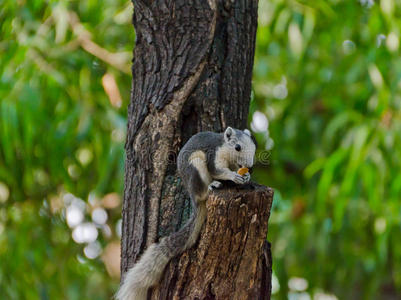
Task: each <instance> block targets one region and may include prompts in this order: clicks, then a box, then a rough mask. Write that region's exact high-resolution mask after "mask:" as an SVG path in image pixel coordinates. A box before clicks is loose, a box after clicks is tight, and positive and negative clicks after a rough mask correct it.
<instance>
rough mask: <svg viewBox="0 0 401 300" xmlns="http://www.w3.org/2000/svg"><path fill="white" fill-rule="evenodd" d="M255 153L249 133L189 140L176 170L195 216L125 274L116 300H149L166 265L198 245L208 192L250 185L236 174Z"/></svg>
mask: <svg viewBox="0 0 401 300" xmlns="http://www.w3.org/2000/svg"><path fill="white" fill-rule="evenodd" d="M255 150H256V142H255V140H254V138H253V136H252V135H251V133H250V131H249V130H247V129H245V130H243V131H242V130H239V129H234V128H231V127H227V129H226V130H225V131H224V133H215V132H210V131H205V132H200V133H197V134H195V135H194V136H192V137H191V138H190V139H189V140H188V142H187V143H186V144H185V145H184V147H183V148H182V149H181V151H180V153H179V154H178V160H177V168H178V173H179V175H180V177H181V178H182V181H183V184H184V186H185V188H186V190H187V192H188V194H189V196H190V198H191V204H192V215H191V217H190V219H189V220H188V221H187V222H186V223H185V225H184V226H183V227H182V228H181V229H180V230H178V231H177V232H175V233H173V234H171V235H169V236H166V237H163V238H162V239H161V240H160V241H159V243H153V244H152V245H150V246H149V247H148V249H146V251H145V252H144V253H143V255H142V256H141V258H140V259H139V261H138V262H137V263H136V264H135V265H134V266H133V267H132V268H131V269H130V270H128V272H127V273H126V275H125V278H124V280H123V283H122V285H121V287H120V289H119V291H118V292H117V294H116V299H118V300H146V299H147V292H148V289H149V288H150V287H152V286H155V285H156V284H157V283H158V282H159V280H160V278H161V276H162V274H163V271H164V269H165V267H166V265H167V263H168V262H169V261H170V260H171V259H172V258H174V257H175V256H177V255H178V254H181V253H182V252H184V251H185V250H186V249H189V248H191V247H192V246H193V245H194V244H195V242H196V240H197V238H198V236H199V233H200V230H201V228H202V225H203V223H204V221H205V219H206V203H205V202H206V199H207V197H208V192H209V191H210V190H213V189H215V188H219V187H221V186H222V183H221V182H220V181H219V180H230V181H233V182H234V183H236V184H245V183H247V182H249V180H250V177H251V176H250V174H249V173H246V174H245V175H243V176H241V175H239V174H238V173H237V172H236V171H237V170H238V169H239V168H242V167H244V168H249V169H250V168H251V167H252V166H253V163H254V156H255Z"/></svg>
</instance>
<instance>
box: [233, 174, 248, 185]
mask: <svg viewBox="0 0 401 300" xmlns="http://www.w3.org/2000/svg"><path fill="white" fill-rule="evenodd" d="M231 180H232V181H234V183H236V184H244V183H245V182H246V181H245V176H242V175H239V174H237V173H234V175H233V179H231Z"/></svg>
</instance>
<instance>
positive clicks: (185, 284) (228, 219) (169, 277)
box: [151, 184, 273, 300]
mask: <svg viewBox="0 0 401 300" xmlns="http://www.w3.org/2000/svg"><path fill="white" fill-rule="evenodd" d="M272 201H273V190H272V189H271V188H267V187H264V186H261V185H255V184H249V185H247V186H245V187H232V188H229V189H222V190H217V191H214V192H212V193H211V194H210V195H209V199H208V200H207V204H206V207H207V221H206V223H205V225H204V227H203V229H202V233H201V236H200V239H199V241H198V243H197V244H196V245H195V247H193V248H192V249H190V250H188V251H186V252H184V253H183V254H182V255H181V256H180V257H177V258H175V259H174V260H173V261H172V262H171V263H170V264H169V265H168V266H167V267H166V270H165V274H164V276H163V281H162V282H161V283H160V284H159V285H158V286H157V287H156V288H154V289H153V292H152V296H151V299H159V300H161V299H176V300H178V299H199V300H203V299H217V300H223V299H230V300H232V299H238V300H239V299H241V300H242V299H244V300H246V299H252V300H256V299H263V300H264V299H270V292H271V272H272V271H271V267H272V261H271V256H270V244H269V243H268V242H267V240H266V236H267V230H268V220H269V216H270V209H271V205H272Z"/></svg>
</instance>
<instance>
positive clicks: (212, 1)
mask: <svg viewBox="0 0 401 300" xmlns="http://www.w3.org/2000/svg"><path fill="white" fill-rule="evenodd" d="M133 3H134V8H135V9H134V17H133V23H134V27H135V30H136V45H135V50H134V61H133V66H132V73H133V82H132V93H131V102H130V105H129V108H128V131H127V141H126V163H125V190H124V204H123V230H122V248H121V271H122V274H124V273H125V272H126V271H127V269H128V268H129V267H131V266H132V265H133V264H134V262H135V261H136V260H137V259H138V258H139V256H140V255H141V254H142V253H143V251H144V250H145V248H146V247H148V246H149V245H150V244H151V243H153V242H156V241H158V239H159V238H160V237H161V236H164V235H167V234H169V233H170V232H172V231H176V230H178V229H179V228H180V226H181V225H182V224H183V222H184V221H185V220H186V219H187V218H188V216H189V214H190V208H189V201H188V200H187V198H188V197H187V195H186V192H185V191H184V190H183V187H182V185H181V182H180V179H179V178H178V177H177V175H176V165H175V158H176V156H177V154H178V151H179V149H180V148H181V146H182V145H183V144H184V143H185V142H186V140H188V138H189V137H191V136H192V135H193V134H195V133H197V132H199V131H205V130H211V131H216V132H219V131H223V130H224V129H225V128H226V127H227V126H232V127H235V128H245V127H246V121H247V115H248V107H249V100H250V92H251V77H252V67H253V57H254V46H255V35H256V27H257V0H241V1H237V0H224V1H223V0H208V1H204V0H175V1H174V0H170V1H169V0H147V1H145V0H133ZM227 193H229V192H227ZM245 194H246V193H245ZM245 194H241V195H242V196H241V197H239V198H238V197H237V198H238V199H242V200H240V202H241V203H242V201H243V200H244V199H247V200H249V201H250V202H251V204H249V205H250V207H253V208H252V209H251V210H250V211H251V212H252V214H251V216H253V215H256V218H257V222H256V223H255V221H253V223H255V224H258V226H259V227H258V232H259V235H258V237H259V239H260V238H261V236H260V234H261V233H262V234H266V231H267V223H266V222H267V218H268V212H269V209H270V204H271V191H269V190H263V189H262V190H261V189H260V188H257V189H256V192H255V193H253V194H252V193H251V195H249V194H246V195H245ZM230 195H231V194H226V196H224V192H223V194H222V195H220V196H219V194H216V195H215V196H211V197H212V199H210V201H209V202H210V203H215V202H216V201H217V202H218V203H219V204H216V205H217V206H216V207H220V206H221V207H222V208H221V209H222V210H226V211H227V213H230V214H231V212H233V213H234V212H235V213H236V214H239V213H241V209H242V208H240V207H238V209H237V210H235V209H234V211H231V210H230V209H231V208H230V206H233V207H236V206H235V203H236V202H235V199H237V198H235V199H230V197H231V196H232V195H231V196H230ZM213 199H214V200H213ZM218 199H220V200H218ZM223 199H225V201H223ZM261 199H263V201H262V200H261ZM228 200H229V201H228ZM233 201H234V202H233ZM254 202H255V203H254ZM224 203H225V204H224ZM257 203H259V204H258V205H256V204H257ZM269 203H270V204H269ZM208 205H209V204H208ZM219 205H220V206H219ZM255 205H256V206H255ZM242 207H243V206H242ZM247 207H248V206H247ZM221 209H219V211H220V210H221ZM247 209H248V208H247ZM259 210H261V211H259ZM213 211H214V210H213V209H212V210H210V209H209V212H208V213H209V214H212V215H213V216H210V215H209V216H208V221H207V224H209V225H206V227H205V228H206V231H205V232H210V234H209V236H212V235H213V234H215V235H216V236H215V239H219V238H220V241H221V243H222V244H224V243H230V238H229V237H228V236H229V235H227V239H225V237H224V236H223V235H222V236H220V237H218V234H222V232H220V233H218V232H214V231H213V230H217V227H213V218H219V219H222V221H221V222H222V223H224V222H226V223H227V222H232V221H233V220H234V219H232V217H231V216H230V215H224V216H223V215H221V214H220V213H217V211H215V212H213ZM248 217H249V216H248ZM248 217H246V218H245V217H244V218H242V219H241V220H242V221H238V223H237V225H238V224H239V225H241V228H242V227H243V228H248V229H249V228H251V226H253V225H251V223H252V222H251V221H252V219H249V218H248ZM223 219H224V221H223ZM230 220H231V221H230ZM211 222H212V223H211ZM250 222H251V223H250ZM253 223H252V224H253ZM230 224H231V223H230ZM237 225H236V224H234V223H233V226H234V227H230V228H231V229H232V230H234V231H233V232H236V231H235V230H237V229H235V228H236V227H235V226H237ZM208 226H209V227H208ZM244 226H247V227H244ZM208 228H209V229H208ZM207 229H208V230H209V231H207ZM247 232H248V230H245V229H244V232H242V234H249V232H248V233H247ZM238 234H239V237H237V238H240V237H241V236H242V237H243V235H241V233H240V232H238ZM205 235H206V233H205V234H204V235H203V238H202V239H201V242H200V245H207V239H205ZM262 240H264V238H262ZM237 242H238V241H237ZM259 242H260V241H259V240H258V241H257V242H256V241H255V242H254V243H255V244H254V245H253V246H254V247H251V244H248V246H247V247H250V248H249V249H251V250H250V251H253V252H250V254H252V255H250V256H256V257H257V259H256V260H252V261H253V262H255V261H256V264H257V267H256V269H255V271H254V275H255V276H254V278H253V279H252V280H253V281H254V282H253V283H252V284H253V286H254V287H255V288H256V289H257V290H258V295H259V296H258V297H259V298H260V299H268V298H269V296H270V292H269V287H270V276H271V261H270V260H269V259H268V258H269V257H270V254H269V252H270V249H269V248H268V246H267V244H265V245H264V246H263V247H262V248H260V245H259V244H257V243H259ZM232 243H233V245H235V242H234V240H233V241H232ZM200 245H199V249H202V248H201V247H200ZM195 248H196V247H195ZM222 249H225V250H224V251H231V250H230V249H229V247H228V248H227V247H225V248H224V247H223V248H222ZM244 249H245V248H244ZM247 249H248V248H247ZM199 251H201V250H199ZM199 253H201V252H196V249H192V250H190V251H187V252H186V253H185V254H184V255H183V256H186V257H187V258H185V259H184V261H183V260H182V259H181V260H180V259H179V258H177V259H175V260H173V261H172V262H171V263H170V264H169V265H168V267H167V268H166V272H165V275H164V278H163V281H162V283H161V284H160V285H159V287H157V288H156V289H154V290H153V291H151V292H150V293H149V297H150V298H151V299H171V297H172V295H175V296H176V298H175V299H181V298H180V297H183V295H184V294H185V295H186V297H185V299H195V298H194V297H195V294H194V293H193V291H194V290H193V289H191V288H190V287H191V286H194V285H196V282H197V280H199V278H195V277H194V276H195V274H198V275H199V274H200V273H199V270H198V271H188V266H191V268H192V264H193V262H194V260H195V259H196V257H198V258H199V257H200V256H199V255H201V254H199ZM238 253H239V252H238ZM242 254H243V253H242ZM202 255H203V256H202V257H203V258H202V259H203V260H204V261H205V262H206V260H207V258H206V257H207V255H206V256H205V254H202ZM222 255H223V256H222V257H224V254H222ZM227 257H229V256H228V255H227ZM237 261H238V262H240V261H241V258H238V260H237ZM206 263H207V264H209V265H210V264H211V261H208V262H206ZM217 263H218V262H217V261H215V265H214V267H215V268H218V266H217ZM230 263H232V261H231V262H230ZM230 263H228V264H230ZM183 264H185V266H186V267H185V268H186V271H185V272H187V273H186V277H185V280H184V281H183V280H182V277H180V276H182V271H181V270H182V268H183ZM236 267H238V266H234V265H230V268H231V269H232V268H236ZM191 270H192V269H191ZM231 271H232V270H231ZM263 272H264V273H263ZM180 273H181V275H180ZM262 273H263V274H262ZM257 274H259V275H260V276H259V275H257ZM261 274H262V275H261ZM198 275H196V276H198ZM220 276H222V275H221V274H220ZM262 277H264V279H262ZM179 278H181V283H179V284H178V283H177V282H178V280H179ZM213 278H214V281H213V282H214V283H212V281H208V284H209V287H210V292H209V294H208V295H206V294H197V296H196V297H197V299H213V298H216V299H225V298H224V297H223V298H221V297H220V298H219V297H218V296H213V295H215V294H214V293H216V292H215V291H217V290H221V289H222V288H223V286H224V288H229V287H228V286H227V282H226V283H225V285H218V284H217V282H218V281H219V280H221V277H220V279H219V278H217V277H213ZM233 278H234V277H233ZM210 279H211V278H209V279H208V280H210ZM243 280H247V279H246V278H243ZM205 282H206V281H205ZM221 282H223V281H221ZM212 284H213V285H214V286H213V287H212V286H211V285H212ZM222 284H223V283H222ZM230 288H232V289H233V286H231V287H230ZM263 293H265V294H263ZM255 295H256V294H255ZM177 297H178V298H177ZM182 299H183V298H182ZM237 299H240V298H237ZM255 299H256V298H255Z"/></svg>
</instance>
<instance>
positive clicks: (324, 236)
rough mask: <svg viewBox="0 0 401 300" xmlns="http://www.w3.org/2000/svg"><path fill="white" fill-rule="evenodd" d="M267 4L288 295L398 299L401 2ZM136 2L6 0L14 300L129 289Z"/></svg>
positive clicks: (0, 232)
mask: <svg viewBox="0 0 401 300" xmlns="http://www.w3.org/2000/svg"><path fill="white" fill-rule="evenodd" d="M259 6H260V9H259V28H258V33H257V47H256V56H255V66H254V77H253V93H252V102H251V107H250V115H249V124H250V128H251V129H252V130H253V132H254V133H255V135H256V136H257V139H258V142H259V149H258V157H259V158H261V157H262V158H263V159H261V160H260V161H259V163H258V164H257V166H256V171H255V173H254V179H255V180H256V181H258V182H260V183H263V184H266V185H269V186H272V187H273V188H274V189H275V199H274V207H273V211H272V214H271V219H270V226H269V236H268V239H269V240H270V241H271V243H272V250H273V259H274V266H273V270H274V278H273V293H274V294H273V296H274V299H287V298H289V299H305V300H306V299H320V300H322V299H337V298H338V299H400V298H401V296H400V295H401V171H400V170H401V146H400V145H401V113H400V108H401V57H400V34H401V3H400V1H397V0H381V1H373V0H360V1H357V0H330V1H326V0H316V1H306V0H287V1H284V0H269V1H268V0H260V1H259ZM131 15H132V5H131V3H129V1H122V0H102V1H94V0H87V1H77V0H73V1H67V0H59V1H53V0H47V1H45V0H32V1H26V0H13V1H11V0H9V1H7V0H5V1H2V2H1V5H0V55H1V56H0V99H1V100H0V295H1V298H2V299H27V300H31V299H80V300H82V299H110V297H111V296H112V294H113V292H114V291H115V290H116V288H117V286H118V281H119V238H120V234H121V218H120V215H121V196H122V191H123V186H122V185H123V165H124V149H123V145H124V139H125V130H126V128H125V127H126V107H127V104H128V101H129V94H130V81H131V77H130V63H131V56H132V54H131V53H132V47H133V44H134V40H135V33H134V30H133V27H132V25H131ZM266 157H267V158H268V163H267V164H266Z"/></svg>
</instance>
